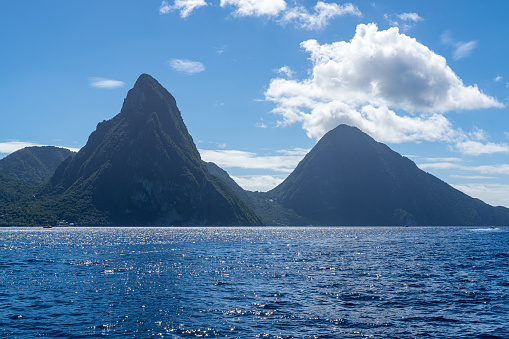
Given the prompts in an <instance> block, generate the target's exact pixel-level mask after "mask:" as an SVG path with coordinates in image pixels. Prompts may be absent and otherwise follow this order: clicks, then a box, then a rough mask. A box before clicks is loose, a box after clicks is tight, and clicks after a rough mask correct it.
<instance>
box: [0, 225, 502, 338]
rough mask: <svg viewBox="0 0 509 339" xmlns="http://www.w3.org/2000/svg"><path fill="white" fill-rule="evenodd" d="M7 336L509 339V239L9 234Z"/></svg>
mask: <svg viewBox="0 0 509 339" xmlns="http://www.w3.org/2000/svg"><path fill="white" fill-rule="evenodd" d="M0 337H1V338H97V337H106V338H195V337H200V338H202V337H211V338H509V228H504V227H501V228H495V229H489V228H461V227H457V228H451V227H440V228H439V227H429V228H397V227H394V228H390V227H372V228H371V227H370V228H312V227H309V228H52V229H42V228H1V229H0Z"/></svg>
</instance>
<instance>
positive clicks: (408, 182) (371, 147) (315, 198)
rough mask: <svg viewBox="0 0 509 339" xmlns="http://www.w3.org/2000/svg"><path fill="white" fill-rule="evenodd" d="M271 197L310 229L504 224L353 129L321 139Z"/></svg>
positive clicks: (503, 217) (507, 214)
mask: <svg viewBox="0 0 509 339" xmlns="http://www.w3.org/2000/svg"><path fill="white" fill-rule="evenodd" d="M269 194H270V196H271V197H272V198H273V199H274V200H275V201H277V202H278V203H280V204H281V205H282V206H284V207H286V208H290V209H292V210H294V211H295V212H297V213H298V214H299V215H301V216H302V217H304V218H305V219H306V220H308V221H309V222H310V223H312V224H314V225H377V226H379V225H489V224H496V225H501V224H506V223H507V220H509V219H508V218H509V210H501V209H498V210H496V209H494V208H493V207H491V206H489V205H487V204H485V203H483V202H481V201H480V200H477V199H473V198H471V197H469V196H467V195H466V194H464V193H462V192H460V191H458V190H456V189H454V188H453V187H451V186H449V185H447V184H446V183H445V182H443V181H441V180H439V179H438V178H436V177H434V176H432V175H431V174H429V173H426V172H424V171H422V170H420V169H419V168H418V167H417V166H416V165H415V163H413V162H412V161H411V160H410V159H408V158H406V157H403V156H401V155H400V154H398V153H396V152H394V151H393V150H391V149H390V148H389V147H388V146H387V145H385V144H382V143H379V142H377V141H375V140H374V139H373V138H371V137H370V136H369V135H367V134H365V133H363V132H362V131H360V130H359V129H357V128H355V127H350V126H346V125H340V126H338V127H336V128H335V129H333V130H331V131H330V132H328V133H327V134H325V135H324V136H323V137H322V139H321V140H320V141H319V142H318V143H317V144H316V145H315V147H314V148H313V149H312V150H311V151H310V152H309V153H308V154H307V155H306V157H305V158H304V159H303V160H302V161H301V162H300V163H299V165H298V166H297V168H296V169H295V170H294V171H293V172H292V174H290V176H288V178H287V179H286V180H285V181H284V182H283V183H281V184H280V185H279V186H277V187H276V188H274V189H273V190H272V191H270V192H269Z"/></svg>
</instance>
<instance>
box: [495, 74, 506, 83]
mask: <svg viewBox="0 0 509 339" xmlns="http://www.w3.org/2000/svg"><path fill="white" fill-rule="evenodd" d="M502 79H504V77H502V76H500V75H497V76H496V77H495V79H493V80H494V81H495V82H500V81H502Z"/></svg>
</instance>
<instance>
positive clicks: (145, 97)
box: [122, 73, 177, 114]
mask: <svg viewBox="0 0 509 339" xmlns="http://www.w3.org/2000/svg"><path fill="white" fill-rule="evenodd" d="M155 108H158V109H155ZM162 108H164V109H163V110H166V109H170V110H171V111H175V110H176V109H177V103H176V101H175V98H174V97H173V96H172V95H171V94H170V92H168V91H167V90H166V89H165V88H164V87H163V86H161V84H160V83H159V82H158V81H157V80H156V79H154V78H153V77H151V76H150V75H148V74H146V73H143V74H141V75H140V76H139V77H138V80H136V83H135V84H134V87H133V88H132V89H130V90H129V92H127V96H126V98H125V100H124V104H123V106H122V111H135V112H137V113H138V114H139V113H140V112H147V111H148V112H147V113H151V112H154V111H158V110H159V111H160V110H161V109H162Z"/></svg>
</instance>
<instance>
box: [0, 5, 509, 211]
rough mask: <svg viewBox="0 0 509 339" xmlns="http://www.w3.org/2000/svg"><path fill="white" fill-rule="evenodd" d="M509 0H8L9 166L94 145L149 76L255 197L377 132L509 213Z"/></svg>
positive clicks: (0, 67) (4, 109)
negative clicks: (347, 138)
mask: <svg viewBox="0 0 509 339" xmlns="http://www.w3.org/2000/svg"><path fill="white" fill-rule="evenodd" d="M508 10H509V3H507V4H506V2H505V1H491V2H483V3H480V2H474V1H425V2H424V1H356V2H351V3H346V2H339V1H332V0H330V1H316V0H313V1H307V0H258V1H255V0H176V1H174V0H168V1H125V0H123V1H114V0H110V1H96V0H91V1H86V2H79V1H68V0H66V1H58V0H53V1H44V2H43V1H30V0H29V1H23V2H19V1H8V2H4V3H2V10H1V11H0V32H1V33H0V37H1V41H2V52H1V59H0V60H1V62H0V71H1V77H0V93H1V100H0V112H1V123H0V157H4V156H6V155H7V154H9V153H11V152H13V151H15V150H17V149H19V148H21V147H24V146H27V145H55V146H62V147H69V148H74V149H79V148H80V147H82V146H83V145H84V144H85V143H86V141H87V139H88V136H89V135H90V133H91V132H92V131H93V130H94V129H95V127H96V125H97V123H98V122H100V121H102V120H106V119H110V118H112V117H113V116H114V115H116V114H117V113H118V112H119V111H120V109H121V106H122V102H123V99H124V98H125V96H126V94H127V91H128V90H129V89H130V88H131V87H132V86H133V85H134V82H135V81H136V79H137V77H138V76H139V75H140V74H141V73H148V74H150V75H152V76H153V77H155V78H156V79H157V80H158V81H159V82H160V83H161V84H162V85H163V86H164V87H165V88H166V89H168V91H170V93H172V94H173V96H174V97H175V98H176V100H177V104H178V106H179V108H180V111H181V113H182V116H183V118H184V121H185V123H186V125H187V127H188V129H189V131H190V133H191V135H192V136H193V138H194V140H195V143H196V145H197V147H198V148H199V149H200V151H201V153H202V157H203V159H204V160H206V161H214V162H216V163H217V164H218V165H219V166H221V167H223V168H224V169H226V170H227V171H228V172H229V173H230V174H231V175H232V176H233V177H234V179H235V180H237V182H239V183H240V184H241V185H242V186H243V187H245V188H247V189H250V190H268V189H270V188H272V187H274V186H275V185H277V184H278V183H279V182H281V181H282V180H283V179H284V178H285V177H286V176H287V175H288V174H289V173H290V172H291V171H292V170H293V168H295V166H296V165H297V164H298V162H299V161H300V159H302V157H303V156H304V155H305V153H306V152H307V151H308V150H309V149H311V148H312V147H313V146H314V145H315V144H316V142H317V140H319V138H320V137H321V136H323V134H324V133H326V132H327V131H328V130H330V129H332V128H334V127H335V126H337V125H338V124H340V123H346V124H350V125H354V126H357V127H359V128H361V129H362V130H363V131H365V132H366V133H368V134H370V135H371V136H372V137H374V138H375V139H376V140H378V141H380V142H384V143H387V144H388V145H389V146H390V147H391V148H392V149H394V150H395V151H397V152H399V153H401V154H403V155H406V156H408V157H409V158H411V159H412V160H413V161H414V162H416V163H417V164H418V165H419V166H420V167H421V168H422V169H424V170H426V171H428V172H430V173H432V174H434V175H436V176H437V177H439V178H441V179H442V180H444V181H446V182H448V183H450V184H451V185H453V186H454V187H456V188H458V189H460V190H462V191H464V192H466V193H467V194H469V195H471V196H474V197H478V198H480V199H482V200H484V201H486V202H488V203H490V204H492V205H504V206H507V207H509V107H508V106H509V66H508V65H507V61H506V60H507V57H506V56H507V55H509V43H508V42H507V39H506V33H507V32H509V22H508V21H507V20H506V13H507V12H508Z"/></svg>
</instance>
